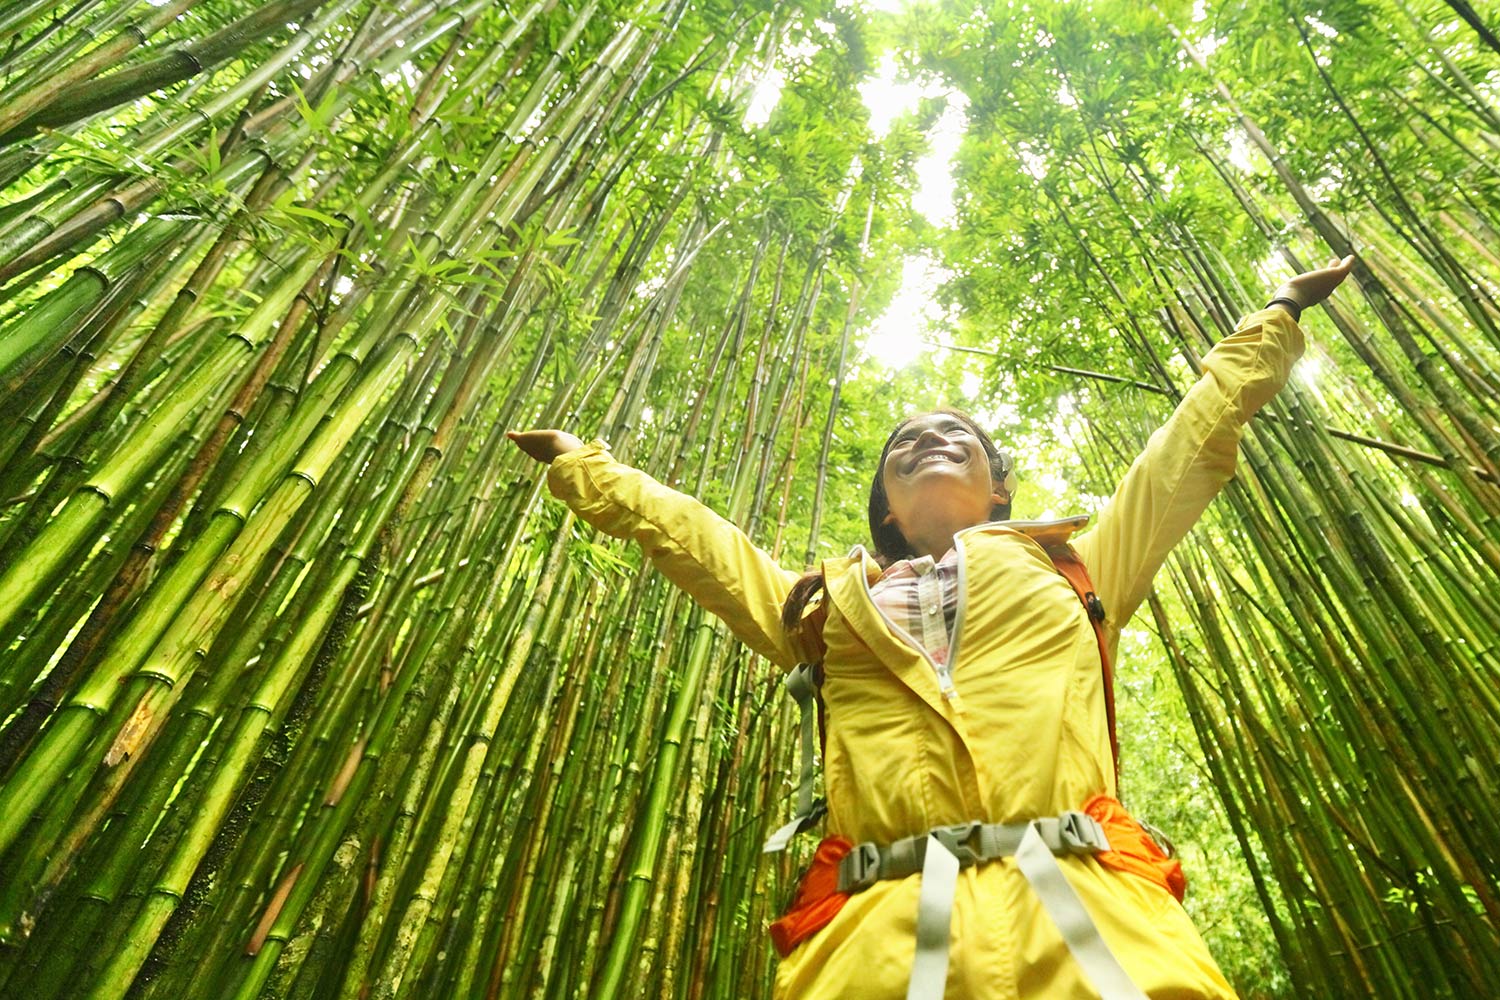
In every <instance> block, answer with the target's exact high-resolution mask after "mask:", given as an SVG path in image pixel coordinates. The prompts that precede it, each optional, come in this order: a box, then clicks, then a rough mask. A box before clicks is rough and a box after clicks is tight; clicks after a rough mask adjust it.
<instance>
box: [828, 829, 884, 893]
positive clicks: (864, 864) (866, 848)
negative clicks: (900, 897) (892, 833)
mask: <svg viewBox="0 0 1500 1000" xmlns="http://www.w3.org/2000/svg"><path fill="white" fill-rule="evenodd" d="M879 881H880V845H879V844H875V843H871V842H870V841H865V842H864V843H863V844H855V845H854V847H853V848H852V849H851V850H850V851H849V853H848V854H846V855H844V857H843V858H842V859H841V860H840V861H839V889H838V891H839V892H862V891H864V890H865V889H868V888H869V887H870V886H872V885H874V884H875V883H876V882H879Z"/></svg>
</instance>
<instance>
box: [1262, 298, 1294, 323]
mask: <svg viewBox="0 0 1500 1000" xmlns="http://www.w3.org/2000/svg"><path fill="white" fill-rule="evenodd" d="M1275 306H1280V307H1281V308H1283V309H1285V310H1286V311H1287V312H1289V313H1291V314H1292V320H1293V322H1298V323H1300V322H1301V321H1302V303H1300V302H1298V301H1297V300H1296V299H1294V298H1292V297H1291V296H1290V295H1281V294H1277V295H1274V296H1272V298H1271V301H1270V302H1267V303H1266V308H1267V309H1270V308H1273V307H1275Z"/></svg>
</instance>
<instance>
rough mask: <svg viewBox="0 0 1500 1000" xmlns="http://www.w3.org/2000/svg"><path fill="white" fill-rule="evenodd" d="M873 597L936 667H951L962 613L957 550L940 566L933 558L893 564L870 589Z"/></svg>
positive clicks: (923, 557)
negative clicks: (956, 627) (950, 656)
mask: <svg viewBox="0 0 1500 1000" xmlns="http://www.w3.org/2000/svg"><path fill="white" fill-rule="evenodd" d="M870 596H871V597H872V598H873V599H874V600H875V606H876V607H877V608H879V609H880V611H881V613H882V614H884V615H885V616H886V617H887V618H889V619H890V620H891V622H892V623H893V624H894V625H895V626H896V628H898V629H900V630H902V631H904V632H905V633H906V634H907V635H908V636H909V637H910V638H911V639H912V640H914V641H915V642H916V643H917V645H919V646H921V647H922V648H923V649H925V650H926V651H927V655H928V656H930V657H932V662H933V663H934V664H936V665H937V666H939V667H942V666H944V665H946V664H947V662H948V647H949V645H950V644H951V643H952V641H953V619H954V617H955V615H956V614H957V613H958V550H957V549H956V548H953V549H949V550H948V553H947V554H946V555H945V556H943V558H942V559H940V560H938V561H937V562H936V563H934V562H933V561H932V557H931V556H918V557H917V558H916V559H902V560H900V561H899V562H894V563H892V564H891V565H890V566H889V567H888V568H887V569H886V571H885V572H884V573H882V574H881V575H880V579H879V580H876V581H875V583H874V585H873V586H871V587H870Z"/></svg>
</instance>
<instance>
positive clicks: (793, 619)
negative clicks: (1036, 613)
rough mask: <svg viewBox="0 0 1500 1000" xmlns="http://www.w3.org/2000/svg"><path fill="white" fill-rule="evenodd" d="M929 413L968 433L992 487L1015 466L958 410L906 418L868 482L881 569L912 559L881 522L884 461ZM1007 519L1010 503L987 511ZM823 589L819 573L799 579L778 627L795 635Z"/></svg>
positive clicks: (900, 538) (885, 510)
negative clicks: (950, 419)
mask: <svg viewBox="0 0 1500 1000" xmlns="http://www.w3.org/2000/svg"><path fill="white" fill-rule="evenodd" d="M931 413H946V414H948V415H949V416H951V417H954V418H956V419H957V420H958V421H959V423H961V424H963V425H964V426H965V427H966V428H968V429H969V432H970V433H972V434H973V435H974V436H975V437H976V438H978V439H979V444H980V446H981V447H982V448H984V453H985V455H987V456H988V457H989V460H990V479H991V480H992V481H993V482H996V483H1004V482H1005V481H1006V479H1007V478H1008V477H1009V476H1010V475H1011V473H1012V471H1013V470H1014V469H1015V464H1014V463H1013V462H1012V461H1011V458H1010V456H1009V455H1008V454H1006V453H1005V452H1003V451H1001V450H1000V449H999V448H997V447H995V442H994V441H992V440H990V436H989V435H988V434H986V433H985V432H984V430H983V428H981V427H980V426H979V425H978V424H976V423H975V422H974V420H973V418H972V417H970V416H969V415H968V414H967V413H964V412H963V411H962V410H955V409H952V408H950V407H946V406H944V407H939V408H938V409H936V410H932V411H931V412H930V413H916V414H913V415H912V416H909V417H907V418H906V419H905V420H903V421H901V422H900V423H899V424H897V425H896V427H895V429H894V430H892V431H891V433H890V436H889V437H887V438H886V439H885V447H883V448H881V449H880V461H879V462H877V463H876V465H875V475H874V478H873V479H872V480H871V482H870V502H869V507H868V512H869V520H870V537H871V539H872V540H873V541H874V548H875V562H876V563H878V564H879V565H880V566H881V568H885V567H886V566H889V565H890V564H891V563H893V562H896V561H897V560H900V559H910V558H911V557H912V556H914V555H916V553H915V552H913V551H912V548H911V544H910V543H909V542H907V540H906V537H905V536H904V535H902V534H901V529H900V528H898V527H896V525H894V524H886V523H885V519H886V517H887V515H889V514H890V512H891V504H890V500H889V499H887V497H886V495H885V479H884V475H883V474H884V472H885V458H886V456H887V455H888V454H890V451H891V445H892V444H894V443H895V441H896V435H898V434H900V433H901V429H902V428H903V427H905V426H906V425H907V424H909V423H911V422H912V421H913V420H916V419H917V418H918V417H924V416H930V415H931ZM1009 517H1010V501H1009V499H1007V500H1006V502H1005V503H1000V504H995V505H994V507H992V508H991V509H990V520H992V521H1004V520H1006V519H1008V518H1009ZM822 589H823V571H822V569H812V570H809V571H808V572H806V573H804V574H803V575H802V578H801V579H800V580H798V581H797V582H796V583H795V584H793V585H792V591H791V593H790V594H788V595H787V598H786V603H785V604H783V605H782V607H781V624H782V625H783V626H784V627H785V628H786V630H787V631H788V632H796V631H798V630H800V629H801V627H802V616H803V613H804V612H805V611H806V609H807V606H808V604H810V603H811V602H812V601H813V599H814V598H815V597H817V595H818V592H819V591H821V590H822Z"/></svg>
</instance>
